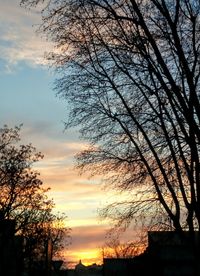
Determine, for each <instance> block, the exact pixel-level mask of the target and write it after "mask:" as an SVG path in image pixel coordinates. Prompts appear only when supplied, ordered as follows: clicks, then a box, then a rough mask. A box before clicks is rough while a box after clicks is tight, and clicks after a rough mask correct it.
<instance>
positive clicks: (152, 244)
mask: <svg viewBox="0 0 200 276" xmlns="http://www.w3.org/2000/svg"><path fill="white" fill-rule="evenodd" d="M193 238H194V239H193V240H192V238H191V236H190V233H189V232H183V233H182V235H180V234H178V233H177V232H173V231H166V232H165V231H161V232H148V256H149V259H151V266H152V267H154V269H153V270H154V274H153V275H159V276H197V275H200V270H199V264H198V262H199V261H197V260H199V256H198V252H197V251H196V249H198V246H199V233H198V232H195V233H194V237H193ZM197 258H198V259H197Z"/></svg>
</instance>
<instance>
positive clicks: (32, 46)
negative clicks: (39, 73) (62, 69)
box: [0, 0, 51, 72]
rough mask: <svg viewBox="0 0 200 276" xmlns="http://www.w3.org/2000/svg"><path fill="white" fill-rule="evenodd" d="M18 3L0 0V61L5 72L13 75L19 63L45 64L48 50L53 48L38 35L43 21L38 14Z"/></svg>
mask: <svg viewBox="0 0 200 276" xmlns="http://www.w3.org/2000/svg"><path fill="white" fill-rule="evenodd" d="M19 2H20V1H18V0H7V1H4V0H0V6H1V9H0V59H1V60H2V61H3V62H4V70H5V71H7V72H11V71H12V70H13V69H14V68H15V66H16V65H17V64H19V63H20V62H25V63H27V64H28V65H29V66H37V65H44V64H46V61H45V59H44V51H46V50H47V51H48V50H49V49H50V48H51V46H50V43H48V42H46V41H45V40H44V39H42V38H41V35H37V34H36V32H35V31H36V28H37V27H36V24H38V23H39V22H40V16H39V14H37V13H33V12H31V11H28V10H25V9H23V8H22V7H20V6H19Z"/></svg>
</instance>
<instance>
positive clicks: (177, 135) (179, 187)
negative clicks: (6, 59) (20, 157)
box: [22, 0, 200, 233]
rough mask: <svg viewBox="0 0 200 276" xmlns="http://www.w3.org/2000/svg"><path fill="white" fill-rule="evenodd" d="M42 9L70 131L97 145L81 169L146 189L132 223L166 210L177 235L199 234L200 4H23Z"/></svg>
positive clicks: (34, 0)
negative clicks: (137, 217) (143, 215)
mask: <svg viewBox="0 0 200 276" xmlns="http://www.w3.org/2000/svg"><path fill="white" fill-rule="evenodd" d="M38 3H43V4H44V6H43V7H44V9H43V11H42V15H43V24H42V26H41V31H44V32H45V33H46V34H47V37H48V38H49V39H50V40H51V41H53V42H54V43H55V46H56V48H57V49H56V52H55V53H52V54H50V55H49V56H48V57H49V59H50V60H51V61H52V62H53V64H54V65H55V67H56V69H57V70H58V71H59V73H60V74H61V77H60V78H59V79H58V80H57V82H56V89H57V91H58V95H59V96H60V97H62V98H63V99H66V100H67V101H68V102H69V106H70V108H71V113H70V116H69V121H68V123H67V127H69V126H79V127H80V128H81V129H80V132H81V134H82V136H83V137H84V138H85V139H88V140H89V141H90V142H91V147H90V148H89V149H87V150H85V151H84V152H82V153H81V154H80V155H79V156H78V162H79V167H80V168H83V169H85V170H88V169H91V171H92V174H95V173H102V174H103V175H105V174H107V176H108V177H107V185H111V186H114V187H115V188H116V189H120V190H122V191H124V190H128V191H130V193H131V192H132V191H133V189H137V192H136V193H135V197H134V196H133V197H132V199H131V200H130V202H129V203H130V204H129V205H127V209H126V212H125V213H123V212H119V213H120V216H121V217H124V219H125V221H131V220H132V219H133V218H134V217H135V215H136V214H137V212H138V211H139V212H141V211H142V212H141V213H144V212H146V214H147V213H149V214H150V215H152V216H154V215H155V213H156V210H158V208H157V206H159V212H160V211H161V213H164V214H166V215H165V217H167V218H168V221H169V223H170V225H172V226H173V228H174V229H175V230H176V231H178V232H180V233H181V232H182V231H183V230H184V229H188V230H189V231H190V232H191V233H193V232H194V230H195V229H196V230H198V231H199V227H200V181H199V178H200V161H199V145H200V127H199V122H200V100H199V96H200V94H199V76H200V70H199V66H200V63H199V61H200V60H199V59H200V55H199V47H200V22H199V20H200V2H199V1H198V0H151V1H146V0H111V1H108V0H69V1H64V0H52V1H51V0H50V1H39V0H22V4H25V5H27V6H34V5H37V4H38ZM139 191H142V193H141V192H139ZM122 206H123V205H122ZM114 212H116V209H115V210H114ZM115 214H116V213H115ZM160 222H161V223H162V220H161V221H160ZM164 223H166V220H165V221H164Z"/></svg>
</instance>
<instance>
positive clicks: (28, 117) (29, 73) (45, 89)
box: [0, 0, 110, 264]
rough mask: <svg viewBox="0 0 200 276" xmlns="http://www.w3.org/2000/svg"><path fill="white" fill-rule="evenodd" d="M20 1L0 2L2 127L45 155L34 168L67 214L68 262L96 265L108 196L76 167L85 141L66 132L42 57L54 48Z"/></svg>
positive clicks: (61, 108)
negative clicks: (102, 213)
mask: <svg viewBox="0 0 200 276" xmlns="http://www.w3.org/2000/svg"><path fill="white" fill-rule="evenodd" d="M19 1H20V0H6V1H5V0H0V7H1V8H0V88H1V89H0V98H1V100H0V127H2V126H3V125H4V124H7V125H8V126H9V127H14V126H18V125H20V124H23V127H22V131H21V136H22V142H23V143H24V144H26V143H30V142H31V143H32V144H33V145H34V146H35V147H36V148H37V150H38V151H41V152H42V153H43V154H44V159H43V160H42V161H40V162H39V163H38V164H37V166H36V169H37V170H38V171H39V172H40V179H41V180H42V181H43V183H44V185H45V186H47V187H50V188H51V191H50V192H49V196H50V197H52V198H53V199H54V202H55V204H56V208H55V209H56V211H60V212H64V213H65V214H67V216H68V220H67V222H66V225H68V226H69V227H71V228H72V231H71V238H72V241H71V245H70V246H69V247H68V249H67V250H66V251H65V252H64V255H65V257H66V260H67V262H68V263H73V262H76V263H77V262H78V261H79V259H82V261H83V263H85V264H89V263H93V262H100V261H101V259H99V257H100V248H101V247H102V246H103V244H104V238H105V233H106V230H107V229H108V227H109V225H108V224H106V223H105V222H102V221H100V219H99V218H98V212H97V209H99V208H101V207H102V206H103V205H104V203H105V201H106V200H107V199H106V197H105V193H106V192H105V190H103V189H102V186H101V184H100V183H101V180H100V179H99V178H98V177H95V178H92V179H89V178H88V175H80V173H79V172H78V171H77V170H75V168H74V165H75V159H74V155H75V154H76V153H77V152H79V151H80V150H82V149H84V148H85V147H86V146H87V142H86V141H83V140H81V139H80V137H79V134H78V131H77V130H75V129H70V130H65V131H64V121H65V120H66V119H67V112H68V108H67V103H66V102H64V101H63V100H60V99H58V98H56V96H55V91H53V81H54V79H55V75H54V73H53V71H52V70H49V68H48V66H47V64H46V61H45V59H44V52H46V51H48V50H49V49H51V48H52V45H51V44H50V43H49V42H47V41H46V40H45V39H44V38H41V36H40V35H37V34H36V32H35V30H36V25H37V24H38V23H39V22H40V15H39V14H36V13H33V12H30V11H28V10H25V9H23V8H21V7H20V6H19ZM109 197H110V195H108V197H107V198H109Z"/></svg>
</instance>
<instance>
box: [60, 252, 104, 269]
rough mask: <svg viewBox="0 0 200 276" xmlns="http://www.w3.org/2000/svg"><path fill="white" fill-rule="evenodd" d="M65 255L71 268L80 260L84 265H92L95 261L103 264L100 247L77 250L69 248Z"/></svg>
mask: <svg viewBox="0 0 200 276" xmlns="http://www.w3.org/2000/svg"><path fill="white" fill-rule="evenodd" d="M63 255H64V257H65V259H66V261H67V267H69V268H74V267H75V265H76V264H78V263H79V260H81V261H82V263H83V264H84V265H91V264H93V263H96V264H102V258H101V256H100V250H99V249H92V248H91V249H89V250H87V249H85V250H84V249H80V250H78V251H76V252H75V251H70V250H67V251H66V252H64V253H63Z"/></svg>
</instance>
